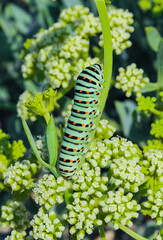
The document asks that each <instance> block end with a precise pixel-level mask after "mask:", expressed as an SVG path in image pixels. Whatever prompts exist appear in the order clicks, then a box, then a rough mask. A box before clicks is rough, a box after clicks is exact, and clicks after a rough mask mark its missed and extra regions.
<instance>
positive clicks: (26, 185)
mask: <svg viewBox="0 0 163 240" xmlns="http://www.w3.org/2000/svg"><path fill="white" fill-rule="evenodd" d="M95 3H96V6H97V9H98V13H99V17H100V20H99V18H98V17H94V15H93V14H92V13H90V12H89V9H88V8H84V7H83V6H75V7H70V8H69V9H66V10H63V11H62V13H61V14H60V17H59V21H58V22H57V23H55V24H54V25H52V27H50V28H49V29H47V30H42V31H40V32H39V33H38V34H37V35H36V37H35V38H34V39H31V40H27V41H26V43H25V51H24V52H22V54H21V58H22V60H23V65H22V72H23V76H24V78H26V79H27V81H28V84H29V85H28V86H30V87H29V88H28V91H25V92H24V93H23V94H22V95H21V97H20V99H19V102H18V104H17V108H18V114H19V116H20V117H21V118H22V122H23V126H24V129H25V132H26V135H27V137H28V140H29V143H30V145H31V149H30V150H28V151H27V152H26V154H25V156H24V152H25V147H24V145H23V142H22V141H21V140H19V141H18V142H15V141H14V142H13V143H10V142H9V140H8V135H7V134H5V133H3V132H2V131H1V132H0V141H1V142H0V144H1V145H0V154H1V155H0V156H1V159H2V160H1V164H2V167H3V169H2V170H3V171H2V172H0V173H1V175H0V176H1V185H0V187H1V189H2V190H5V191H10V192H12V196H11V198H12V199H11V200H10V201H8V202H6V204H4V205H3V206H2V208H1V220H0V221H1V224H2V226H6V225H9V226H10V228H11V229H12V232H11V235H10V236H8V237H7V238H6V239H28V240H29V239H49V240H50V239H57V238H61V237H64V234H65V233H64V230H65V228H66V227H67V225H68V229H69V238H70V239H83V238H84V237H85V235H86V234H87V235H90V234H92V233H93V232H94V230H95V228H96V227H97V228H98V230H99V234H100V238H101V239H103V240H105V239H106V237H105V231H104V227H105V226H108V224H112V227H113V228H114V229H115V230H116V229H118V228H120V229H122V230H123V231H124V232H126V233H127V234H128V235H130V236H131V237H132V238H134V239H137V240H145V239H147V238H146V237H142V236H141V235H140V234H138V233H136V232H134V231H133V230H132V229H131V227H132V225H133V221H132V218H135V219H137V218H138V217H140V216H141V215H142V214H143V215H144V216H145V215H148V216H150V217H151V218H152V219H154V220H155V222H156V225H158V226H160V225H161V224H162V217H163V210H162V201H163V194H162V176H163V151H162V146H163V142H162V141H163V131H162V125H163V123H162V110H163V109H162V105H163V101H162V100H163V99H162V92H163V85H162V84H163V79H162V77H163V72H162V64H161V63H162V61H163V45H162V39H161V38H159V37H160V35H159V34H157V36H158V39H157V41H155V42H152V41H151V37H150V35H151V32H153V29H151V28H148V29H146V32H147V35H148V41H149V43H150V46H152V49H155V51H157V52H158V80H157V82H156V83H152V82H149V79H148V78H146V77H144V76H143V70H142V69H138V68H137V66H136V64H132V65H129V66H128V67H127V68H126V69H125V68H120V69H119V72H120V74H119V76H117V77H116V80H114V79H111V78H112V43H113V50H114V51H115V53H116V54H117V55H119V54H121V53H122V51H123V50H124V49H126V48H127V47H130V46H131V43H130V42H128V41H129V40H128V39H129V37H130V34H129V33H131V32H132V31H133V27H131V26H130V25H131V24H132V23H133V19H132V14H130V13H129V12H127V11H124V10H119V9H115V8H114V9H112V8H111V7H110V6H108V9H107V7H106V4H105V1H104V0H95ZM107 11H108V12H109V16H108V12H107ZM127 17H129V21H127ZM119 18H120V19H121V20H122V23H124V24H120V20H119ZM100 21H101V24H100ZM110 21H112V24H111V31H110ZM123 25H124V28H123ZM116 28H117V32H118V35H117V36H118V37H117V39H116V34H115V31H114V30H115V29H116ZM101 29H102V34H103V35H100V37H99V39H98V43H99V46H101V48H100V47H99V46H96V45H95V44H92V45H93V46H92V45H91V41H92V38H91V37H96V38H97V37H98V34H101ZM121 32H122V33H123V37H122V38H120V37H119V33H121ZM154 32H155V30H154ZM153 34H154V33H153ZM102 36H103V37H102ZM111 36H112V37H113V40H112V39H111ZM115 39H116V40H117V42H116V41H115ZM115 42H116V43H117V45H118V44H119V47H117V45H116V46H115V45H114V43H115ZM89 45H90V46H91V50H92V51H94V52H93V53H94V55H93V56H94V57H92V56H91V55H90V51H89ZM100 59H101V60H102V59H104V79H105V82H104V89H103V90H102V94H101V97H100V106H99V109H100V111H101V114H100V115H99V116H98V117H97V118H96V120H95V125H96V129H95V136H94V138H93V140H92V142H91V143H90V144H88V146H87V148H88V151H87V153H86V155H85V161H84V163H82V165H79V169H78V171H77V174H75V175H74V176H73V177H72V178H70V179H64V178H63V177H61V176H60V175H59V172H58V153H59V151H60V147H59V145H60V142H61V141H62V138H63V130H62V127H61V125H60V122H61V121H59V120H58V118H57V117H56V115H57V111H58V108H59V107H60V105H61V104H62V101H65V99H66V94H69V93H70V95H71V92H70V91H71V89H72V88H73V87H74V85H75V79H76V76H77V75H78V74H79V73H80V71H81V70H82V69H83V68H84V67H86V66H88V65H90V64H92V63H95V62H99V60H100ZM111 83H112V85H114V86H115V87H116V88H117V89H121V90H122V91H124V92H125V95H126V96H127V97H130V96H131V94H132V93H133V94H134V93H135V94H136V102H137V104H138V107H137V109H136V110H135V113H134V118H135V120H136V121H137V124H139V123H140V121H141V120H140V119H142V118H143V117H144V118H148V119H151V122H152V123H151V132H150V134H151V136H150V138H151V140H149V141H148V143H147V144H143V143H142V144H141V147H142V148H140V146H138V144H134V143H133V142H132V141H129V140H127V139H126V138H123V137H119V136H114V137H113V134H114V132H115V131H116V129H115V128H114V127H113V126H110V124H109V122H108V120H106V119H104V117H103V115H102V112H103V109H104V107H105V103H106V100H107V96H108V91H109V88H110V85H111ZM45 89H46V90H45ZM117 91H118V90H117ZM150 91H153V92H156V94H155V97H150V96H147V97H145V96H143V94H144V93H149V92H150ZM116 106H117V111H118V112H119V113H120V111H119V104H117V103H116ZM68 107H69V106H68ZM62 113H63V112H62ZM69 114H70V111H66V112H64V114H63V115H64V116H66V117H68V116H69ZM101 116H102V117H101ZM121 116H122V115H121V114H120V117H121ZM100 118H102V120H100ZM27 120H32V121H37V124H39V120H41V121H40V122H41V124H42V125H41V126H44V129H46V130H45V133H44V135H43V136H40V137H39V138H38V139H37V141H35V140H34V137H33V136H32V134H31V132H30V130H29V127H28V125H27V122H26V121H27ZM62 120H63V119H62ZM63 122H64V121H63ZM42 128H43V127H42ZM152 136H154V137H152ZM1 139H2V140H1ZM33 153H34V154H33ZM22 158H25V159H27V160H22ZM36 158H37V159H36ZM44 167H45V168H44ZM45 169H46V170H45ZM47 171H48V172H47ZM34 179H38V181H37V182H36V183H35V182H34ZM30 196H31V197H32V198H33V199H34V201H35V202H36V203H37V204H38V205H39V210H38V212H37V213H35V214H34V216H32V217H33V218H32V220H31V221H30V223H29V219H28V215H29V212H28V210H27V209H26V206H25V205H24V203H25V201H26V200H27V201H29V198H30ZM142 197H143V198H142ZM140 199H141V201H140ZM63 202H64V203H65V209H64V211H63V212H61V213H60V214H58V209H59V207H60V204H62V203H63ZM22 214H23V216H24V217H22ZM29 226H30V227H32V230H31V231H30V233H29V236H27V232H28V231H27V232H26V230H27V229H28V227H29ZM157 229H158V230H160V232H159V233H158V234H157V236H154V231H153V232H152V234H151V239H157V240H160V239H162V230H161V227H160V228H159V227H157Z"/></svg>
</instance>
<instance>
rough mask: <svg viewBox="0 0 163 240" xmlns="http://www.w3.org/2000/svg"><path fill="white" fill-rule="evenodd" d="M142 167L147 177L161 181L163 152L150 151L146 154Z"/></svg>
mask: <svg viewBox="0 0 163 240" xmlns="http://www.w3.org/2000/svg"><path fill="white" fill-rule="evenodd" d="M140 165H141V166H142V172H143V173H144V174H145V175H146V176H150V177H152V176H153V177H154V178H156V177H159V178H160V181H161V178H162V174H163V151H162V150H153V149H150V150H149V151H148V152H145V153H144V157H143V159H142V160H141V161H140ZM161 182H162V181H161ZM157 187H159V185H158V186H157Z"/></svg>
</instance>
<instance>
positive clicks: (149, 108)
mask: <svg viewBox="0 0 163 240" xmlns="http://www.w3.org/2000/svg"><path fill="white" fill-rule="evenodd" d="M156 100H157V99H156V98H155V97H149V96H148V97H144V96H141V97H138V98H136V101H137V103H138V110H139V111H142V112H144V113H145V114H147V113H153V114H156V115H159V114H160V112H159V111H158V110H157V109H156V104H155V102H156Z"/></svg>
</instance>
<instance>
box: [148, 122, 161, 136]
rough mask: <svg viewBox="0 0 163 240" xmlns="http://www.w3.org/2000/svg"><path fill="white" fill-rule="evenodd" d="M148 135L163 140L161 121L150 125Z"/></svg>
mask: <svg viewBox="0 0 163 240" xmlns="http://www.w3.org/2000/svg"><path fill="white" fill-rule="evenodd" d="M150 134H151V135H154V136H155V137H156V138H163V119H160V120H156V121H155V122H154V123H152V124H151V131H150Z"/></svg>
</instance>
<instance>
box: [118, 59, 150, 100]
mask: <svg viewBox="0 0 163 240" xmlns="http://www.w3.org/2000/svg"><path fill="white" fill-rule="evenodd" d="M143 73H144V71H143V69H141V68H140V69H138V68H137V66H136V64H135V63H132V64H131V65H129V66H128V67H127V68H126V69H124V68H122V67H121V68H119V75H118V76H117V77H116V83H115V87H116V88H118V89H121V90H122V91H123V92H125V94H126V97H130V96H131V93H132V92H135V94H136V96H137V97H140V96H141V93H140V89H141V88H143V87H144V86H145V84H146V83H147V82H149V79H148V78H147V77H143Z"/></svg>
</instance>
